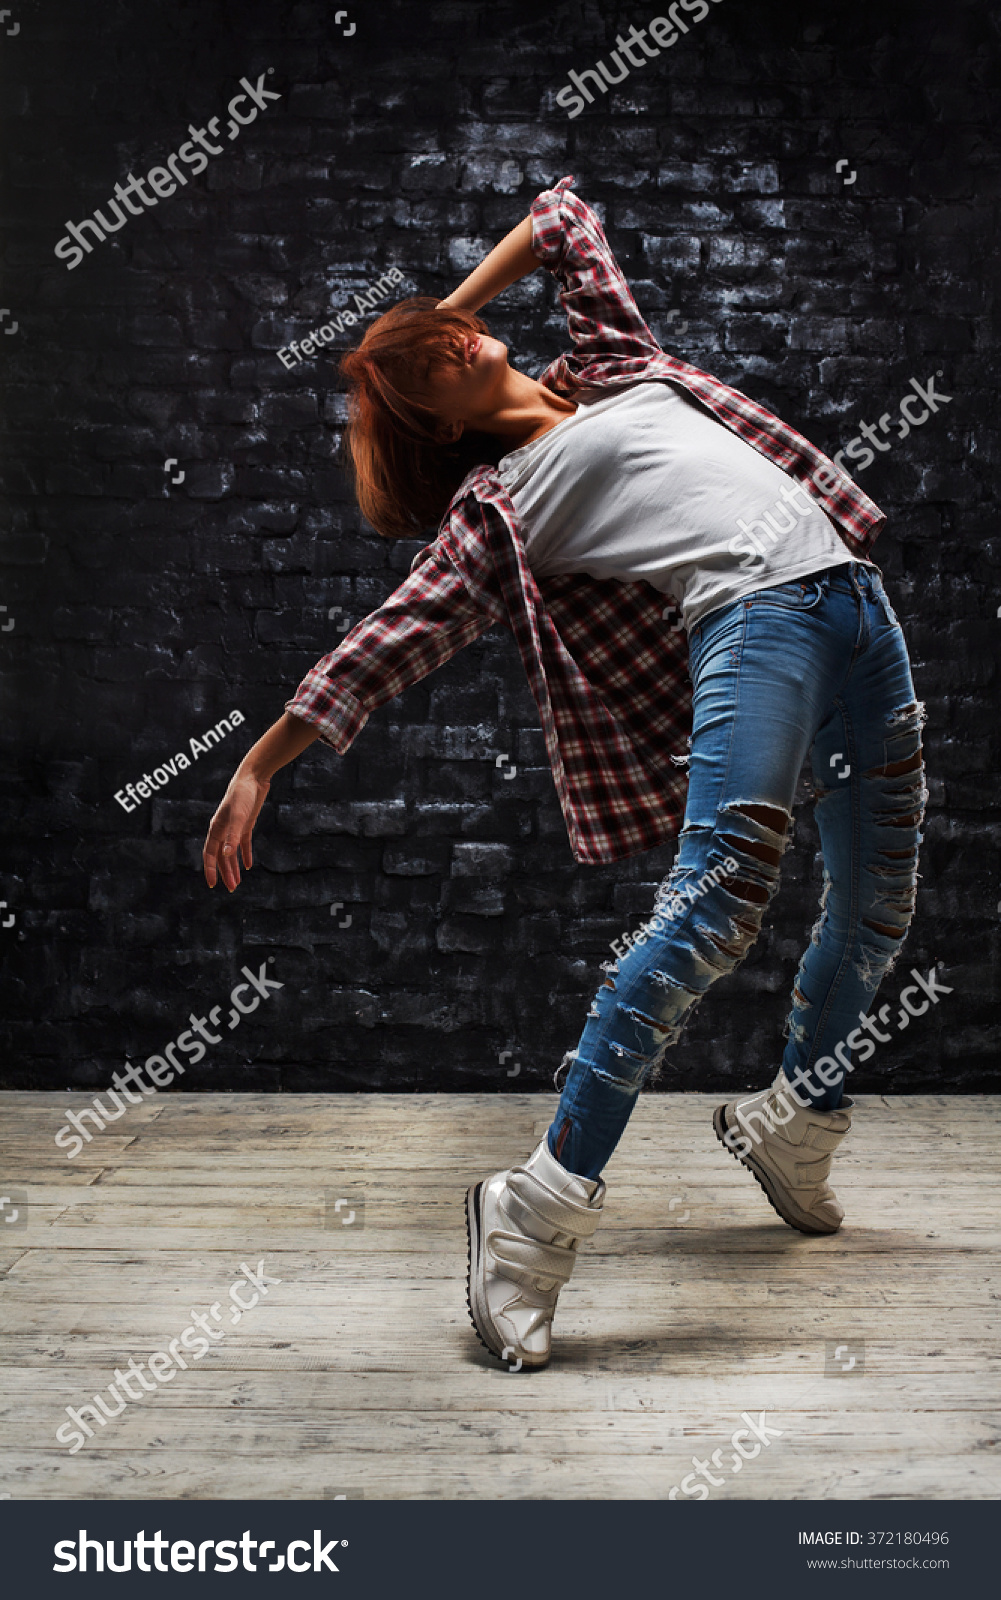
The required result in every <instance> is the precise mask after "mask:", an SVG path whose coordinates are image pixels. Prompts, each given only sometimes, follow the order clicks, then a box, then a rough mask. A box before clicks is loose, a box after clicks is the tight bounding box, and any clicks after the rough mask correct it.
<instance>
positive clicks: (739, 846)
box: [720, 833, 782, 867]
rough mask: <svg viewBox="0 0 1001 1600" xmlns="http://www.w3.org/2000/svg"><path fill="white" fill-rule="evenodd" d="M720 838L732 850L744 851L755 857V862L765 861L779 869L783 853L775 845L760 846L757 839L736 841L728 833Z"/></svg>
mask: <svg viewBox="0 0 1001 1600" xmlns="http://www.w3.org/2000/svg"><path fill="white" fill-rule="evenodd" d="M720 838H721V842H722V843H723V844H725V845H728V846H729V847H730V849H731V850H742V851H743V852H744V854H745V855H748V856H753V857H754V859H755V861H765V862H767V863H768V865H769V866H772V867H777V866H778V864H779V862H780V861H781V859H782V852H781V851H780V850H776V848H775V846H774V845H771V844H759V842H758V840H757V839H734V838H733V837H732V835H730V834H726V833H724V834H721V835H720Z"/></svg>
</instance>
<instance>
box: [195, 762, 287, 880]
mask: <svg viewBox="0 0 1001 1600" xmlns="http://www.w3.org/2000/svg"><path fill="white" fill-rule="evenodd" d="M270 787H271V784H270V781H269V780H268V779H266V778H260V777H257V776H255V775H254V774H253V773H251V772H245V771H244V769H243V767H242V766H240V767H237V769H236V771H235V772H234V774H233V776H232V778H231V779H230V782H229V788H228V789H227V790H226V793H225V794H224V795H223V797H222V800H221V801H220V803H219V807H218V809H217V811H216V814H215V816H214V817H213V818H212V821H211V822H210V823H209V831H208V835H207V837H206V840H205V848H204V849H203V851H202V868H203V870H204V872H205V882H206V883H207V884H208V886H209V888H210V889H214V888H215V884H216V878H217V877H221V878H222V881H223V883H224V884H225V885H226V888H227V889H228V890H229V891H230V893H231V894H232V892H233V890H234V889H235V888H236V886H237V884H238V883H239V881H240V861H239V856H238V854H237V846H239V852H240V855H242V856H243V865H244V866H245V867H246V869H247V871H248V872H249V871H250V868H251V867H252V866H253V864H254V856H253V851H252V849H251V844H250V836H251V834H252V833H253V831H254V823H255V822H256V821H257V818H258V815H259V814H260V810H261V807H262V805H263V804H264V802H265V800H266V799H267V794H268V790H269V789H270Z"/></svg>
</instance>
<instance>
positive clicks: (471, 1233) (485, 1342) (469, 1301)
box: [466, 1183, 548, 1372]
mask: <svg viewBox="0 0 1001 1600" xmlns="http://www.w3.org/2000/svg"><path fill="white" fill-rule="evenodd" d="M482 1188H483V1185H482V1183H476V1184H474V1185H473V1187H472V1188H471V1189H467V1190H466V1245H467V1249H468V1259H469V1266H468V1270H467V1272H466V1309H467V1311H468V1312H469V1320H470V1322H471V1323H472V1325H473V1332H474V1333H475V1334H476V1337H477V1339H479V1341H480V1344H481V1345H482V1346H483V1348H484V1350H486V1351H487V1353H488V1354H489V1355H492V1356H494V1357H495V1358H496V1359H497V1360H498V1361H500V1362H503V1364H504V1366H505V1367H506V1368H507V1370H508V1372H512V1371H514V1372H518V1371H522V1370H524V1371H526V1372H527V1371H529V1370H534V1369H535V1368H537V1367H544V1366H545V1365H546V1362H547V1361H548V1357H547V1358H546V1361H528V1360H525V1359H524V1358H523V1357H519V1358H518V1361H519V1364H518V1365H517V1366H515V1367H512V1365H511V1363H510V1362H509V1360H508V1358H507V1356H506V1355H502V1354H501V1353H500V1351H499V1350H498V1349H497V1348H496V1343H494V1344H491V1342H490V1340H489V1339H488V1338H487V1332H492V1331H493V1330H492V1328H490V1327H489V1324H487V1318H486V1315H485V1314H482V1323H481V1320H480V1316H478V1314H477V1311H478V1304H479V1297H478V1295H477V1292H476V1285H477V1283H478V1282H479V1276H480V1242H481V1229H480V1191H481V1189H482ZM484 1324H487V1328H486V1331H485V1329H484ZM502 1348H503V1349H505V1350H508V1349H510V1350H511V1351H512V1354H513V1346H510V1345H505V1346H503V1347H502Z"/></svg>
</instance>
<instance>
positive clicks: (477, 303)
mask: <svg viewBox="0 0 1001 1600" xmlns="http://www.w3.org/2000/svg"><path fill="white" fill-rule="evenodd" d="M540 264H541V263H540V262H539V258H538V256H536V255H533V253H532V218H531V216H527V217H525V218H524V219H523V220H522V221H521V222H519V223H518V226H517V227H516V228H512V229H511V232H510V233H508V234H505V236H504V238H503V239H502V240H501V242H500V244H497V245H494V248H493V249H492V250H491V252H490V254H489V255H488V256H484V258H483V260H482V261H481V262H480V264H479V266H478V267H474V268H473V270H472V272H471V273H470V274H469V277H468V278H464V279H463V281H462V282H461V283H460V284H459V287H458V288H457V289H453V290H452V293H451V294H450V295H446V297H445V299H444V300H441V301H439V307H441V306H451V307H452V308H453V309H455V310H457V311H479V309H480V307H481V306H485V305H486V303H487V301H488V300H493V299H495V298H496V297H497V295H499V294H502V293H503V291H504V290H505V289H507V288H509V287H510V285H511V284H512V283H517V282H518V279H519V278H525V277H527V276H528V274H529V273H530V272H534V271H535V269H536V267H537V266H539V265H540Z"/></svg>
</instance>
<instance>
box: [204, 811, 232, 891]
mask: <svg viewBox="0 0 1001 1600" xmlns="http://www.w3.org/2000/svg"><path fill="white" fill-rule="evenodd" d="M240 833H241V828H240V826H239V824H238V823H237V821H236V818H235V817H234V815H233V807H232V804H227V803H226V802H225V801H224V802H223V804H222V805H221V806H220V807H219V810H218V811H217V812H216V814H215V816H214V817H213V818H212V822H211V824H210V826H209V832H208V838H207V839H206V840H205V848H204V850H203V851H202V865H203V868H204V871H205V882H206V883H207V884H208V886H209V888H210V889H214V888H215V885H216V881H217V879H218V878H222V881H223V883H224V884H225V885H226V888H227V889H229V890H230V892H232V891H233V890H234V889H235V888H236V886H237V884H238V883H239V881H240V866H239V861H238V859H237V851H236V846H237V842H238V840H239V838H240Z"/></svg>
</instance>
